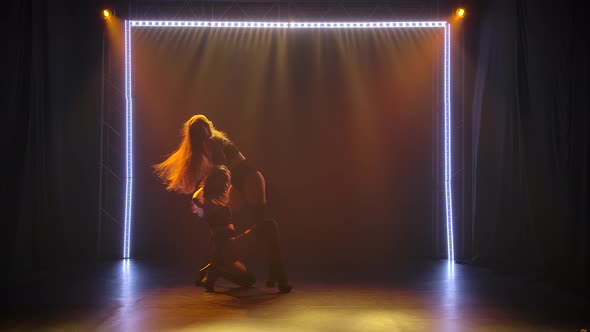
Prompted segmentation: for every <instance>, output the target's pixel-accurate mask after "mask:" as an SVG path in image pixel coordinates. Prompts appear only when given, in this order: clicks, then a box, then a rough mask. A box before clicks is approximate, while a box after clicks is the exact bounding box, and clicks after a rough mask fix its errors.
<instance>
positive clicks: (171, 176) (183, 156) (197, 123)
mask: <svg viewBox="0 0 590 332" xmlns="http://www.w3.org/2000/svg"><path fill="white" fill-rule="evenodd" d="M205 127H208V128H209V130H210V131H211V137H219V138H221V139H224V140H227V139H228V138H227V134H225V133H224V132H222V131H219V130H217V129H215V126H214V125H213V122H211V121H210V120H209V119H207V117H206V116H204V115H202V114H197V115H193V116H192V117H191V118H190V119H188V120H187V121H186V122H185V123H184V125H183V126H182V131H181V135H182V140H181V141H180V145H179V146H178V149H176V151H174V152H173V153H172V154H170V155H169V156H168V158H166V160H164V161H163V162H161V163H159V164H156V165H153V168H154V173H156V175H158V176H159V177H160V179H162V181H163V182H164V184H165V185H166V189H167V190H169V191H177V192H180V193H183V194H192V193H193V192H194V191H195V189H196V187H197V186H198V185H200V183H198V182H202V181H203V179H204V178H205V176H207V174H209V171H210V170H211V168H212V167H213V165H212V164H211V161H210V159H209V153H210V152H209V151H208V148H207V145H206V142H205V140H202V139H201V136H200V133H199V132H198V131H199V130H203V129H204V128H205Z"/></svg>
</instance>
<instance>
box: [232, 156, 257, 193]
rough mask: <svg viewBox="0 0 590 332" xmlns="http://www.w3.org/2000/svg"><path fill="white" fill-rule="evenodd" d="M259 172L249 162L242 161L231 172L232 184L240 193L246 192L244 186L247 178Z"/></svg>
mask: <svg viewBox="0 0 590 332" xmlns="http://www.w3.org/2000/svg"><path fill="white" fill-rule="evenodd" d="M256 172H258V170H257V169H256V168H254V167H253V166H252V165H251V164H250V163H249V162H248V160H247V159H246V160H242V161H240V162H239V163H238V165H237V166H235V167H234V168H233V169H232V170H231V184H232V186H234V187H235V188H236V189H237V190H238V191H240V192H244V185H245V183H246V177H248V175H250V174H252V173H256Z"/></svg>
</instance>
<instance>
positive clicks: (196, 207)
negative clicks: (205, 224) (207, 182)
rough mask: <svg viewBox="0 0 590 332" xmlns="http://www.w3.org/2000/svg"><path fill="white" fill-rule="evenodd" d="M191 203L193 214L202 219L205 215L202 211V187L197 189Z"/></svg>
mask: <svg viewBox="0 0 590 332" xmlns="http://www.w3.org/2000/svg"><path fill="white" fill-rule="evenodd" d="M192 201H193V213H195V214H197V215H198V216H199V217H200V218H203V216H204V215H205V210H204V209H203V206H204V202H205V201H204V198H203V187H201V188H199V189H197V191H195V193H194V194H193V197H192Z"/></svg>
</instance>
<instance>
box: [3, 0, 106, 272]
mask: <svg viewBox="0 0 590 332" xmlns="http://www.w3.org/2000/svg"><path fill="white" fill-rule="evenodd" d="M99 8H100V7H99V5H98V3H97V2H94V1H84V2H83V3H79V2H78V1H69V0H55V1H54V0H51V1H50V0H20V1H12V2H10V9H9V10H8V11H7V12H5V13H6V15H5V17H4V19H3V23H4V24H5V27H4V29H3V31H4V32H5V38H4V40H3V58H4V61H3V62H2V66H3V80H2V81H3V89H2V92H3V98H2V116H3V128H2V130H1V132H2V146H3V149H2V152H3V156H2V164H3V173H4V179H3V184H2V201H3V202H2V205H3V207H4V208H3V213H4V216H3V218H2V223H1V229H0V234H1V241H0V242H1V246H2V247H1V250H2V256H1V257H2V263H3V264H2V266H3V269H2V270H3V273H2V274H0V275H2V277H1V278H0V280H2V281H4V280H11V281H22V280H28V279H29V278H39V277H42V275H43V274H44V272H47V271H52V270H56V269H59V268H61V267H68V266H74V265H81V264H83V263H84V262H88V261H93V260H94V253H95V249H94V248H95V243H96V241H95V236H96V231H95V229H96V216H97V196H98V194H97V185H98V181H97V175H98V157H99V155H98V128H99V127H98V119H99V115H100V113H99V112H100V99H99V97H100V83H101V82H100V59H101V57H100V55H101V44H100V40H101V28H102V25H101V24H100V23H101V22H100V16H99V11H98V10H99Z"/></svg>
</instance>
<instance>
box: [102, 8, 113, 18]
mask: <svg viewBox="0 0 590 332" xmlns="http://www.w3.org/2000/svg"><path fill="white" fill-rule="evenodd" d="M112 16H113V13H112V12H111V11H110V10H108V9H104V10H103V11H102V17H104V19H105V20H108V19H109V18H111V17H112Z"/></svg>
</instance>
